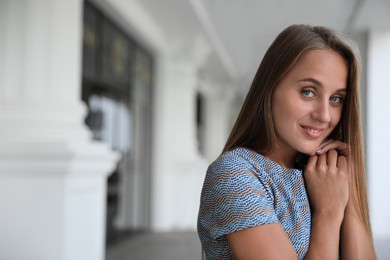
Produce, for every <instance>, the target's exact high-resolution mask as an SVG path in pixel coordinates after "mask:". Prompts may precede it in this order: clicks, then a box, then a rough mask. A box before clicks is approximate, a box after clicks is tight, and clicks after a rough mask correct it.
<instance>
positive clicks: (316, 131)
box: [302, 126, 324, 138]
mask: <svg viewBox="0 0 390 260" xmlns="http://www.w3.org/2000/svg"><path fill="white" fill-rule="evenodd" d="M302 128H303V130H304V131H305V133H306V134H307V135H308V136H309V137H312V138H317V137H320V136H321V134H322V132H323V131H324V129H321V128H311V127H307V126H303V127H302Z"/></svg>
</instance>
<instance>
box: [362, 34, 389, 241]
mask: <svg viewBox="0 0 390 260" xmlns="http://www.w3.org/2000/svg"><path fill="white" fill-rule="evenodd" d="M368 46H369V51H368V66H367V69H368V75H367V79H368V84H367V96H368V101H367V126H368V127H367V134H368V136H367V148H368V152H367V155H368V167H367V168H368V184H369V201H370V208H371V221H372V227H373V233H374V237H375V238H376V239H390V222H389V219H390V208H389V206H388V201H387V200H388V198H389V197H390V189H389V184H390V168H389V166H388V163H387V162H388V161H389V152H388V151H389V147H390V134H389V133H390V132H389V129H390V120H389V118H390V117H389V112H390V102H389V97H390V88H389V81H390V77H389V75H390V74H389V68H390V31H385V32H379V31H378V32H371V33H370V35H369V44H368Z"/></svg>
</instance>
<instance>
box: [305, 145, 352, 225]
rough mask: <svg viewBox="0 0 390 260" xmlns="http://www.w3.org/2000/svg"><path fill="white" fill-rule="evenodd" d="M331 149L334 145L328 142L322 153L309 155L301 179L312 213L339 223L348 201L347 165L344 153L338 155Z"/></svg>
mask: <svg viewBox="0 0 390 260" xmlns="http://www.w3.org/2000/svg"><path fill="white" fill-rule="evenodd" d="M337 145H340V144H337ZM333 147H335V143H328V144H326V145H325V146H323V148H322V153H320V154H318V155H312V156H310V157H309V160H308V162H307V165H306V168H305V171H304V176H305V183H306V188H307V192H308V195H309V201H310V206H311V208H312V211H313V214H321V215H326V216H327V217H334V218H337V220H338V221H340V223H341V221H342V219H343V215H344V210H345V207H346V205H347V203H348V198H349V188H348V184H349V181H348V165H347V158H346V156H345V155H344V154H345V153H344V154H342V155H340V154H339V152H338V151H337V150H335V149H331V148H333ZM338 147H340V146H338ZM342 148H343V151H344V148H345V147H342Z"/></svg>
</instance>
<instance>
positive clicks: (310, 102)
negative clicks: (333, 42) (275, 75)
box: [270, 49, 348, 162]
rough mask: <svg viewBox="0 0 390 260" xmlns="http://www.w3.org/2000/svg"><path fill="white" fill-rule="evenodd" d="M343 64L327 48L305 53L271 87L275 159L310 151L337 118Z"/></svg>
mask: <svg viewBox="0 0 390 260" xmlns="http://www.w3.org/2000/svg"><path fill="white" fill-rule="evenodd" d="M347 73H348V70H347V66H346V62H345V61H344V59H343V58H342V57H341V56H340V54H338V53H337V52H335V51H333V50H330V49H323V50H313V51H309V52H307V53H305V54H304V55H303V56H302V57H301V58H300V59H299V60H298V62H297V64H296V65H295V66H294V67H293V68H292V69H291V70H290V72H289V73H288V74H287V75H286V76H285V77H284V78H283V79H282V81H281V82H280V83H279V85H278V86H277V87H276V88H275V91H274V93H273V96H272V119H273V122H274V127H275V132H276V145H275V151H274V153H272V154H271V156H270V157H272V158H273V159H275V160H276V161H279V162H283V161H284V162H286V160H291V159H292V158H295V156H296V154H297V152H301V153H304V154H313V153H314V152H315V151H317V150H318V149H319V147H320V145H321V143H322V142H323V141H324V140H325V139H326V137H327V136H328V135H329V134H330V133H331V132H332V130H333V129H334V128H335V127H336V125H337V124H338V122H339V121H340V117H341V112H342V108H343V101H344V99H345V97H346V95H347Z"/></svg>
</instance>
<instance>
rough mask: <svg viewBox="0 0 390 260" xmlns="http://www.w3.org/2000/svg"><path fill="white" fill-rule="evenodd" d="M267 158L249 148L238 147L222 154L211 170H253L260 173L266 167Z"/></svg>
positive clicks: (211, 165)
mask: <svg viewBox="0 0 390 260" xmlns="http://www.w3.org/2000/svg"><path fill="white" fill-rule="evenodd" d="M267 160H268V159H267V158H266V157H265V156H263V155H261V154H259V153H257V152H254V151H252V150H250V149H248V148H243V147H238V148H234V149H232V150H229V151H226V152H224V153H222V154H221V155H220V156H219V157H218V158H217V159H216V160H215V161H214V162H212V163H211V164H210V166H209V168H212V169H225V170H226V169H234V168H239V169H247V168H248V169H252V170H256V171H259V170H260V169H261V168H262V167H264V166H266V164H267Z"/></svg>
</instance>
